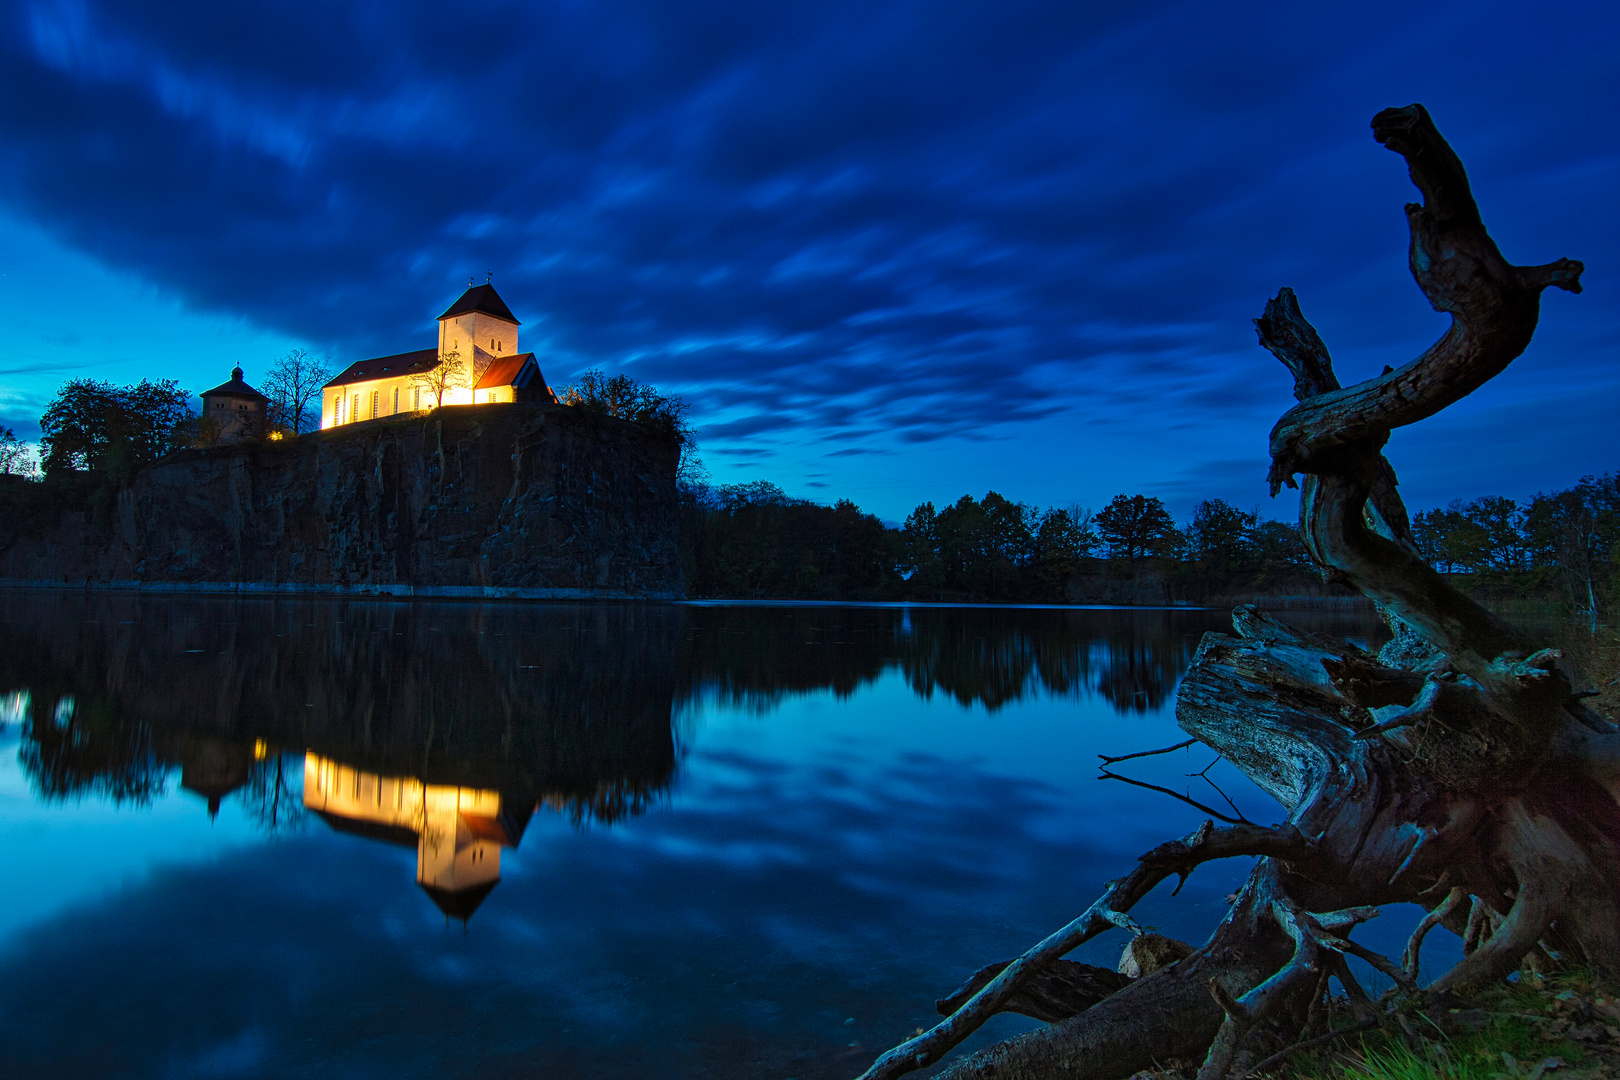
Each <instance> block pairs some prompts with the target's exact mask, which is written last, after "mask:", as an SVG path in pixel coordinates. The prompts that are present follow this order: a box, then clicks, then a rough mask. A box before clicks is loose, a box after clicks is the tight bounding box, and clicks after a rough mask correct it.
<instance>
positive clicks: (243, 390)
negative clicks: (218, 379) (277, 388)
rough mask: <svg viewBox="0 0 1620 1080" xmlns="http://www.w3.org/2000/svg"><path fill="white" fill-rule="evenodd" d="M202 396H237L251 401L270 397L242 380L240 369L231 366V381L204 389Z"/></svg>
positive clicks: (265, 399)
mask: <svg viewBox="0 0 1620 1080" xmlns="http://www.w3.org/2000/svg"><path fill="white" fill-rule="evenodd" d="M200 396H202V397H205V398H207V397H239V398H249V399H251V400H253V401H269V400H270V399H269V398H267V397H265V396H264V395H263V394H261V393H259V392H258V391H257V390H255V389H253V387H251V386H249V385H248V384H247V383H245V382H243V381H242V369H241V368H239V367H233V368H231V381H230V382H222V383H220V384H219V385H218V386H216V387H214V388H213V389H212V390H204V391H203V392H202V394H201V395H200Z"/></svg>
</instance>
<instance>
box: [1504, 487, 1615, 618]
mask: <svg viewBox="0 0 1620 1080" xmlns="http://www.w3.org/2000/svg"><path fill="white" fill-rule="evenodd" d="M1525 524H1526V531H1527V533H1528V539H1529V542H1530V543H1531V544H1532V545H1533V546H1534V548H1535V549H1536V550H1537V552H1538V553H1539V554H1540V555H1541V557H1542V559H1543V560H1545V561H1546V562H1547V563H1549V564H1551V565H1552V566H1555V567H1557V568H1558V570H1559V571H1560V572H1561V574H1562V576H1563V578H1564V581H1565V585H1566V588H1567V589H1568V595H1569V598H1570V600H1571V602H1572V605H1573V606H1574V607H1575V608H1576V609H1577V610H1579V611H1581V612H1583V613H1584V614H1585V615H1586V616H1587V624H1588V626H1589V628H1590V629H1591V631H1592V632H1593V633H1596V632H1597V627H1598V621H1599V612H1600V611H1601V610H1602V609H1603V607H1604V605H1605V603H1606V602H1612V600H1611V595H1610V594H1611V593H1612V591H1613V589H1614V585H1615V580H1616V572H1617V570H1620V567H1617V565H1616V563H1617V561H1620V475H1614V474H1611V475H1607V476H1587V477H1583V478H1582V479H1581V482H1580V483H1578V484H1576V485H1575V486H1574V487H1572V488H1570V489H1569V490H1567V491H1560V492H1556V493H1554V494H1552V495H1537V496H1536V497H1535V498H1534V499H1533V500H1531V503H1530V507H1529V510H1528V511H1527V512H1526V514H1525Z"/></svg>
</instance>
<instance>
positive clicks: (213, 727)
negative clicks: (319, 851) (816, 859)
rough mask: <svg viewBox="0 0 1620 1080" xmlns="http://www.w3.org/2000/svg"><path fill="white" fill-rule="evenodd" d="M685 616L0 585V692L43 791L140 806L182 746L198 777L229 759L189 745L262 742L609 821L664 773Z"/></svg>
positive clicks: (658, 783) (669, 758)
mask: <svg viewBox="0 0 1620 1080" xmlns="http://www.w3.org/2000/svg"><path fill="white" fill-rule="evenodd" d="M682 618H683V612H682V610H681V609H679V608H674V607H667V606H629V605H623V606H621V605H595V606H584V605H567V606H561V605H559V606H536V605H524V604H477V605H475V604H457V603H420V602H419V603H415V604H410V603H394V602H384V601H334V600H315V599H259V598H254V599H199V598H189V597H188V598H169V597H162V598H159V597H149V596H142V595H134V594H118V593H95V594H86V593H80V592H44V591H0V686H4V687H7V688H8V689H9V688H12V687H16V688H26V689H28V690H29V691H30V695H31V701H32V705H31V706H30V719H29V723H28V736H29V737H28V738H27V740H25V746H24V748H23V753H24V757H25V761H26V764H27V767H28V771H29V773H30V775H31V776H32V777H33V778H34V780H35V783H36V784H37V785H38V786H39V788H40V789H41V791H42V792H43V793H45V794H47V795H53V794H57V795H59V794H66V793H69V792H73V791H97V792H101V793H104V794H108V795H111V796H112V797H114V798H120V799H134V800H140V799H142V798H144V797H146V796H147V795H149V794H150V793H151V792H152V791H153V790H154V789H155V788H156V787H157V786H160V785H161V784H162V783H163V777H164V776H165V774H166V771H167V769H168V767H169V765H170V764H171V763H176V762H179V761H180V760H181V759H182V757H186V758H188V759H192V760H195V762H196V766H195V768H197V769H200V770H202V772H199V773H198V775H199V776H200V775H202V774H203V773H204V772H207V771H209V770H213V771H216V772H217V771H220V770H227V771H228V769H229V768H230V767H231V766H230V763H229V762H228V761H226V760H225V759H224V758H221V759H220V760H219V761H214V762H211V763H208V762H204V760H203V756H204V755H205V751H203V750H202V749H200V748H199V747H200V744H199V743H198V740H200V739H213V740H217V741H223V742H226V743H230V744H232V745H234V746H236V747H238V748H239V749H238V751H237V752H238V753H240V752H242V751H241V750H240V748H251V747H252V746H253V745H254V743H255V742H257V741H260V740H262V741H263V742H265V743H267V744H268V745H270V746H275V747H284V748H295V749H299V750H303V749H308V750H312V751H314V752H316V753H320V754H324V755H326V756H329V757H332V758H334V759H336V760H340V761H343V762H345V763H347V764H350V765H352V766H354V767H355V768H360V769H369V770H371V771H374V772H378V773H382V774H387V775H409V776H416V777H419V778H420V779H422V780H423V781H424V782H426V783H434V784H450V785H461V786H466V787H476V788H486V789H491V790H500V791H503V792H512V793H516V794H521V795H522V796H523V797H524V798H525V799H527V800H529V801H530V803H531V805H532V803H533V801H535V800H538V799H539V798H541V797H546V798H549V799H550V800H552V801H553V802H560V803H562V804H565V805H572V806H574V807H576V808H577V809H578V812H579V813H581V814H582V815H590V814H594V813H596V812H598V811H600V812H602V813H605V814H611V813H614V812H618V811H619V810H622V809H625V808H633V807H635V806H636V805H640V804H643V803H644V802H645V799H646V795H647V793H650V792H656V791H658V790H660V789H662V788H663V787H664V786H665V785H666V784H667V783H668V781H669V778H670V775H671V773H672V772H673V770H674V767H675V747H674V741H673V737H672V735H671V731H670V711H671V705H672V702H673V696H674V687H675V678H676V671H675V665H676V646H677V641H678V639H679V635H680V627H681V622H682ZM64 702H66V703H67V704H66V705H63V703H64ZM187 747H191V749H187ZM207 753H213V751H208V752H207Z"/></svg>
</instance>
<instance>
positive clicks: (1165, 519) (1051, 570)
mask: <svg viewBox="0 0 1620 1080" xmlns="http://www.w3.org/2000/svg"><path fill="white" fill-rule="evenodd" d="M683 495H684V500H685V505H684V520H683V524H684V528H683V535H682V548H683V556H684V559H685V565H684V570H685V572H686V581H687V592H688V594H689V595H692V596H695V597H729V598H759V599H766V598H779V599H807V600H808V599H858V600H901V599H908V600H925V601H929V600H932V601H989V602H1003V603H1005V602H1015V603H1016V602H1025V603H1071V602H1077V601H1079V602H1084V601H1088V600H1094V599H1099V598H1101V597H1099V596H1096V595H1088V593H1095V592H1097V589H1099V588H1100V589H1103V590H1104V591H1107V589H1108V588H1110V585H1109V584H1108V579H1113V582H1114V584H1116V585H1117V584H1120V583H1125V585H1126V586H1127V587H1125V589H1124V593H1125V594H1126V595H1125V598H1126V599H1130V598H1131V597H1135V598H1137V599H1139V600H1141V601H1142V602H1159V601H1168V600H1176V599H1180V600H1193V599H1202V598H1204V597H1206V596H1209V595H1216V594H1218V595H1222V596H1226V595H1238V594H1266V593H1273V594H1274V593H1279V592H1282V593H1294V592H1307V593H1310V592H1316V593H1321V592H1323V591H1324V588H1323V586H1322V583H1321V581H1320V580H1319V578H1317V577H1316V575H1315V574H1314V571H1313V570H1312V567H1311V562H1310V557H1309V556H1308V555H1307V554H1306V552H1305V547H1304V544H1303V543H1301V541H1300V539H1299V533H1298V530H1297V529H1295V528H1294V527H1293V526H1290V525H1286V524H1283V523H1282V522H1277V521H1265V520H1262V519H1260V518H1259V517H1258V515H1256V514H1253V513H1249V512H1247V511H1244V510H1240V509H1238V508H1237V507H1235V506H1232V505H1231V504H1230V503H1227V502H1224V501H1222V500H1220V499H1209V500H1206V501H1204V502H1201V503H1199V504H1198V506H1197V507H1196V508H1195V510H1194V513H1193V517H1192V520H1191V521H1189V522H1188V523H1187V525H1186V527H1185V528H1181V527H1178V526H1177V524H1176V522H1175V520H1174V519H1173V518H1172V517H1171V515H1170V513H1169V511H1168V510H1166V509H1165V506H1164V504H1163V502H1161V501H1160V500H1159V499H1156V498H1153V497H1151V496H1146V495H1119V496H1116V497H1115V498H1114V499H1113V500H1112V501H1111V502H1110V503H1109V504H1108V505H1107V506H1106V507H1104V508H1103V509H1102V510H1101V511H1099V512H1098V513H1096V514H1093V513H1091V512H1090V511H1089V510H1087V509H1084V508H1082V507H1079V506H1066V507H1049V508H1045V509H1042V508H1040V507H1037V506H1032V505H1030V504H1028V503H1020V502H1014V501H1013V500H1011V499H1008V498H1006V497H1004V496H1002V495H1000V494H998V493H996V492H994V491H991V492H988V493H987V494H986V495H985V496H984V497H983V498H982V499H976V498H974V497H973V496H971V495H964V496H962V497H961V498H960V499H958V500H956V501H955V502H954V503H951V504H949V505H947V506H944V507H943V508H936V507H935V506H934V504H933V503H931V502H928V503H923V504H922V505H920V506H918V507H917V508H916V509H915V510H913V511H912V512H911V513H910V514H909V515H908V516H907V518H906V520H905V523H904V524H903V525H902V526H901V527H900V528H891V527H889V526H886V525H885V524H884V523H883V522H881V521H880V520H878V518H877V517H875V516H874V515H872V514H868V513H865V512H863V511H862V510H861V509H860V508H859V507H857V506H856V505H855V504H854V503H852V502H850V501H849V500H847V499H841V500H839V501H838V502H836V503H834V504H833V505H831V506H824V505H821V504H818V503H813V502H809V501H807V500H804V499H794V498H790V497H789V496H788V495H786V494H785V493H784V492H783V491H782V489H781V488H779V487H777V486H776V485H775V484H771V483H768V482H765V481H756V482H754V483H751V484H733V485H722V486H718V487H716V486H710V485H707V484H703V483H688V484H686V485H684V486H683ZM1092 579H1095V580H1092ZM1088 581H1091V582H1092V584H1093V585H1095V586H1096V587H1095V588H1089V589H1088V587H1087V585H1086V583H1087V582H1088ZM1128 586H1135V587H1134V589H1133V588H1131V587H1128ZM1114 592H1115V593H1116V594H1117V593H1119V592H1120V590H1119V589H1117V588H1116V589H1115V590H1114Z"/></svg>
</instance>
